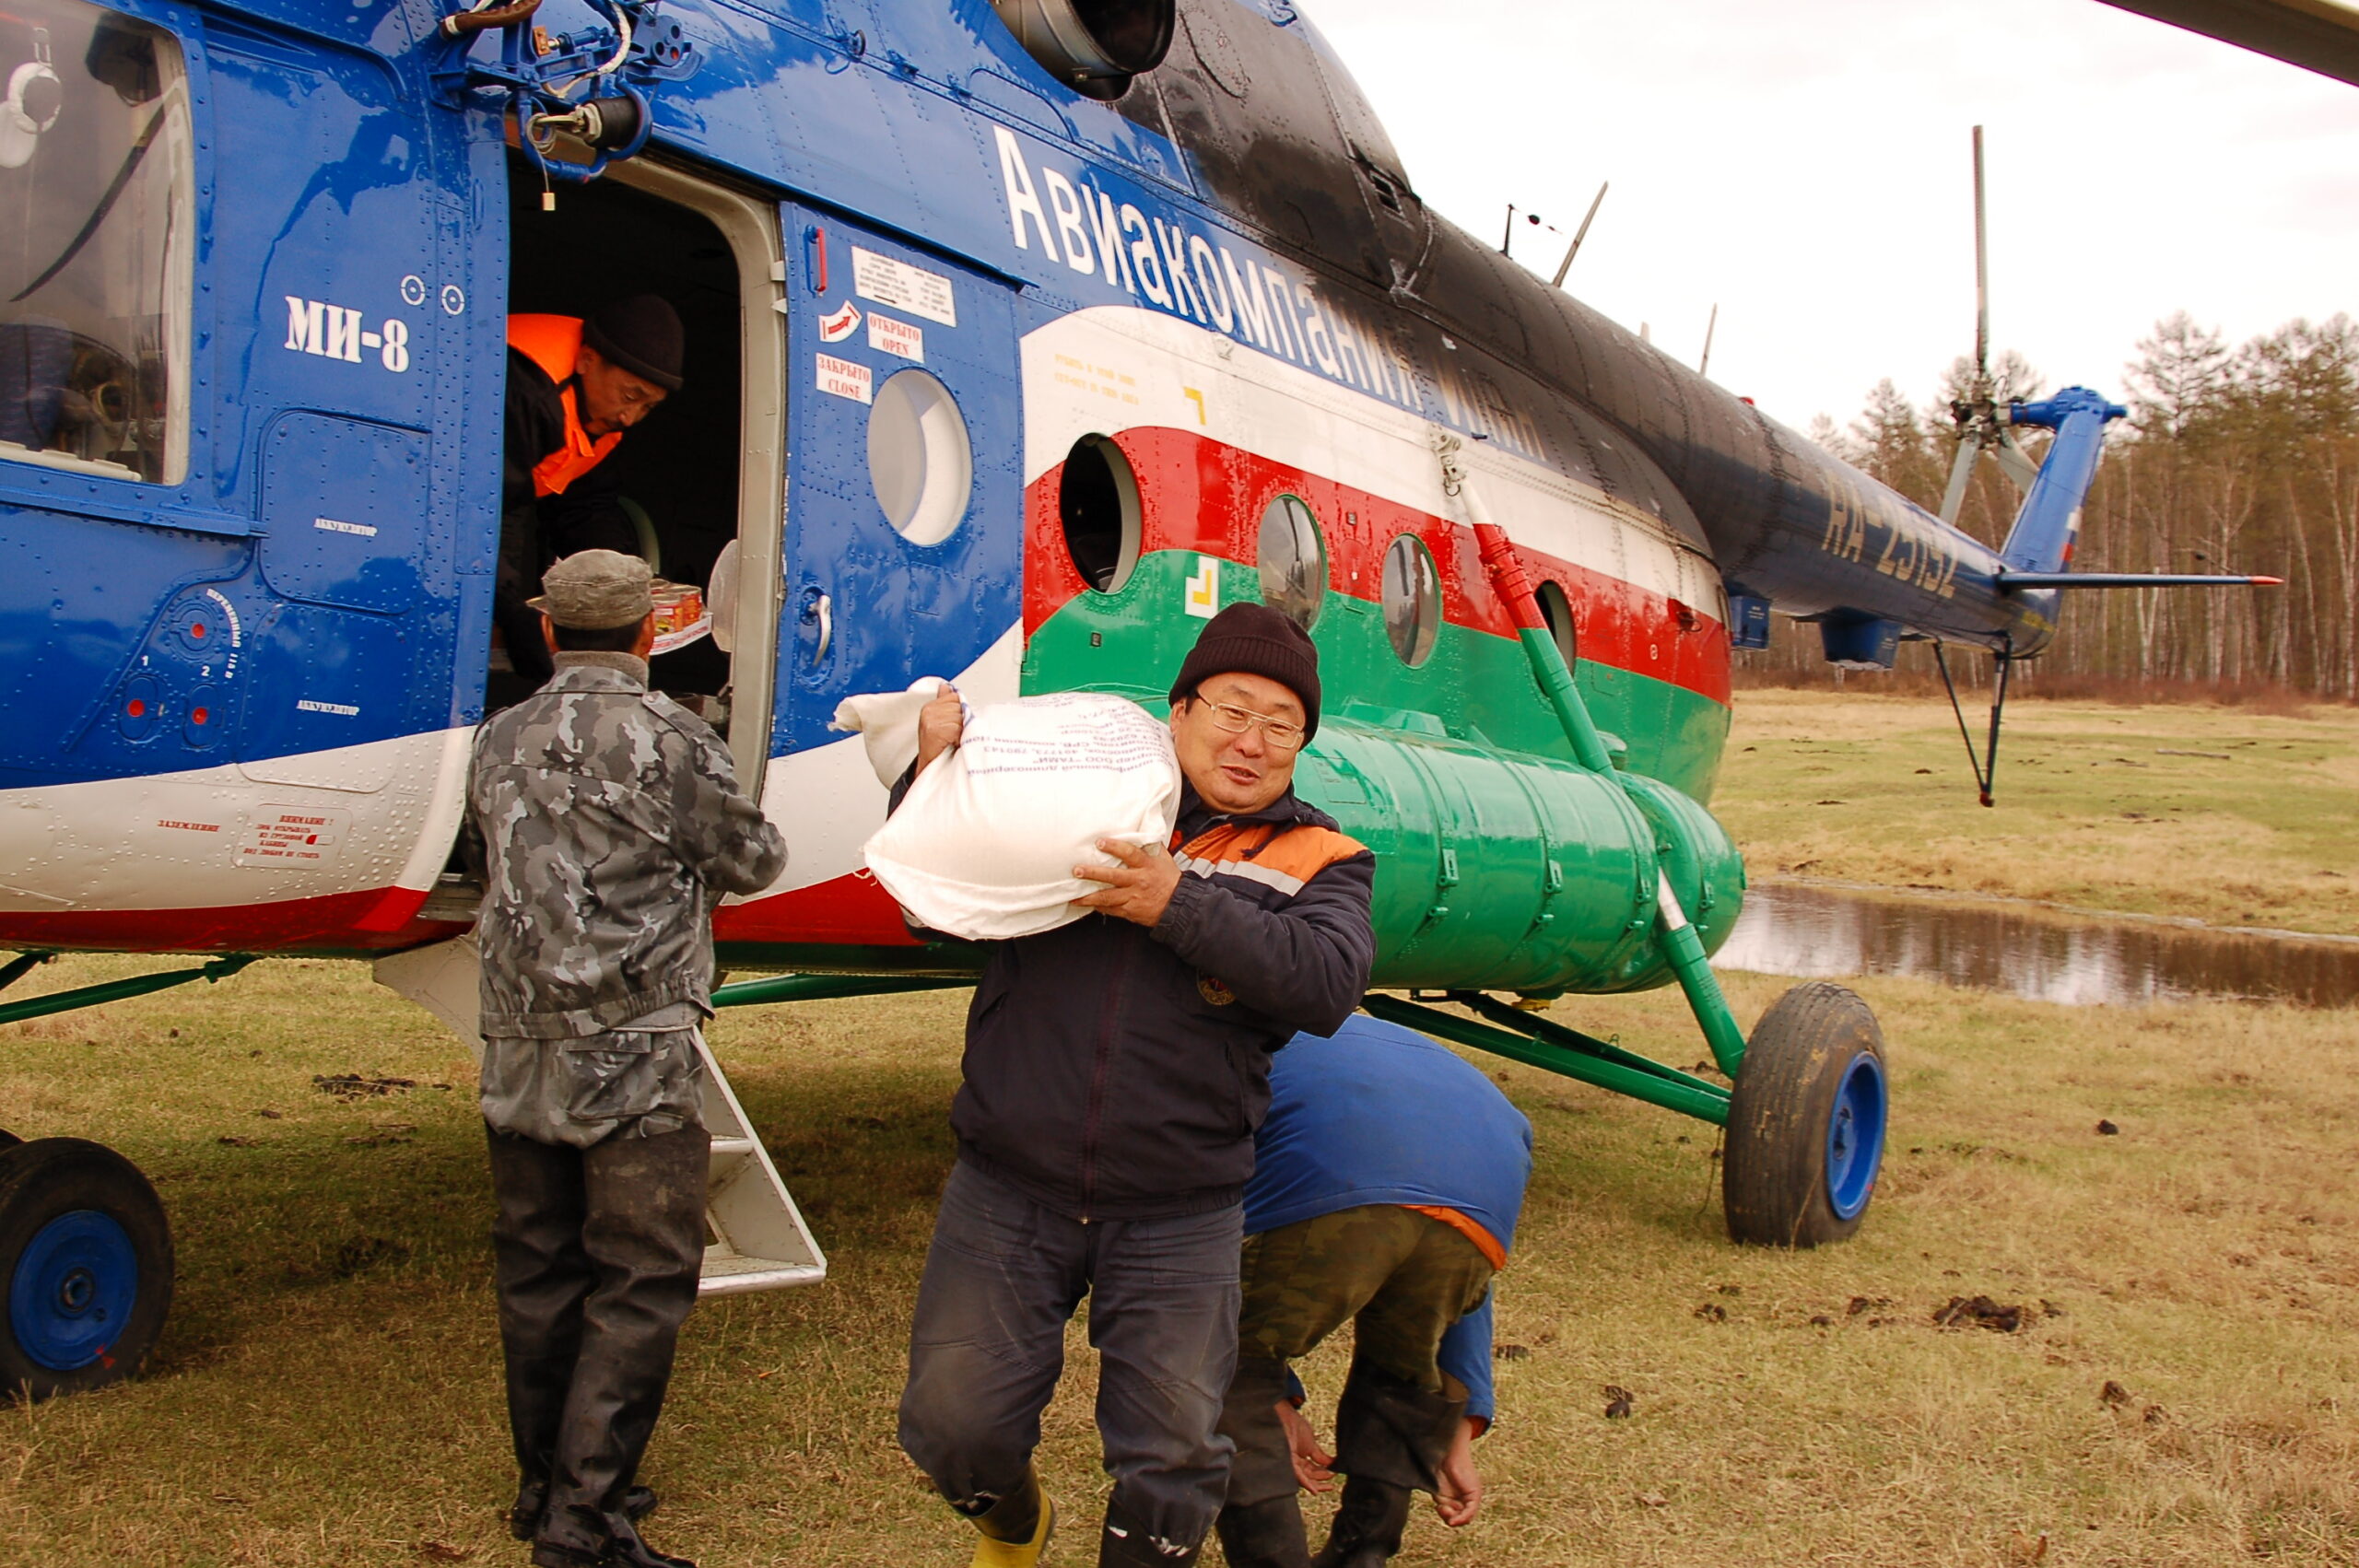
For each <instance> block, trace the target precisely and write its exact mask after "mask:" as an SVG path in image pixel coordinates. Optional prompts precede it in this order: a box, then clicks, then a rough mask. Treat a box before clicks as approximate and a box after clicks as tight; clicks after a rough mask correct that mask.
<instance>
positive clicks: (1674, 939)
mask: <svg viewBox="0 0 2359 1568" xmlns="http://www.w3.org/2000/svg"><path fill="white" fill-rule="evenodd" d="M1436 449H1437V451H1438V454H1439V456H1440V458H1441V464H1442V488H1443V490H1444V491H1445V492H1447V493H1449V494H1450V495H1454V496H1456V497H1459V499H1460V500H1461V502H1462V503H1463V504H1464V505H1465V508H1466V511H1467V516H1468V520H1469V521H1471V522H1472V523H1473V529H1474V538H1475V542H1476V544H1478V545H1479V546H1480V548H1481V551H1482V556H1483V566H1484V568H1485V570H1486V571H1488V572H1489V573H1490V577H1491V586H1492V588H1493V590H1494V591H1496V592H1497V594H1498V596H1499V599H1500V601H1501V602H1502V603H1505V604H1506V605H1507V607H1508V614H1510V615H1512V616H1513V617H1514V619H1515V624H1516V638H1517V640H1518V641H1519V642H1520V643H1521V644H1522V645H1523V654H1524V657H1525V659H1527V660H1529V661H1531V664H1532V676H1533V678H1534V679H1536V680H1537V681H1538V682H1539V683H1540V690H1541V692H1542V694H1543V696H1546V697H1547V699H1548V705H1549V707H1551V708H1554V709H1555V713H1556V720H1557V722H1558V723H1560V724H1562V725H1563V726H1564V730H1565V738H1566V739H1567V740H1568V741H1570V742H1571V743H1572V747H1573V755H1574V757H1575V758H1576V759H1578V760H1579V763H1580V765H1581V766H1583V767H1585V768H1587V769H1589V770H1590V772H1592V773H1596V774H1601V775H1603V776H1604V777H1606V778H1618V777H1619V776H1618V775H1617V774H1615V773H1614V760H1613V758H1612V757H1611V756H1610V755H1607V753H1606V749H1605V742H1604V741H1603V739H1602V738H1601V737H1600V736H1599V734H1598V732H1597V725H1596V723H1595V722H1594V721H1592V720H1590V713H1589V705H1588V704H1587V703H1586V702H1584V701H1582V700H1581V694H1580V688H1579V686H1577V685H1574V684H1573V673H1572V672H1571V671H1570V670H1568V669H1567V668H1566V667H1565V656H1564V654H1563V653H1562V652H1561V651H1559V650H1558V649H1557V647H1556V639H1555V638H1553V637H1551V636H1550V635H1549V633H1548V622H1547V620H1546V618H1545V617H1543V615H1542V614H1541V613H1540V601H1539V598H1538V596H1537V595H1535V594H1534V593H1533V592H1532V579H1531V578H1530V576H1529V575H1527V574H1526V573H1525V571H1524V569H1523V562H1522V560H1521V559H1520V557H1519V556H1517V555H1516V553H1515V542H1514V541H1513V540H1511V539H1509V538H1508V534H1507V530H1506V529H1504V528H1501V527H1500V526H1499V525H1498V524H1497V523H1496V522H1494V521H1491V517H1490V511H1489V509H1487V508H1486V507H1485V506H1484V504H1483V498H1482V495H1481V492H1479V491H1478V490H1476V489H1475V487H1474V486H1473V482H1472V481H1471V479H1470V478H1469V476H1468V475H1467V474H1466V471H1465V469H1464V467H1463V465H1461V463H1460V462H1459V461H1458V456H1457V453H1458V439H1457V438H1456V437H1443V438H1441V439H1439V440H1438V441H1437V442H1436ZM1655 908H1656V915H1657V918H1658V919H1660V920H1661V926H1662V944H1663V955H1664V956H1665V957H1666V958H1667V959H1668V960H1669V961H1670V963H1671V968H1672V974H1673V975H1675V976H1677V977H1678V979H1679V989H1680V990H1681V991H1683V992H1684V993H1685V995H1686V998H1687V1006H1688V1008H1689V1010H1690V1011H1691V1012H1694V1013H1695V1014H1696V1023H1697V1024H1699V1025H1700V1026H1701V1027H1702V1029H1703V1031H1704V1038H1705V1041H1706V1042H1707V1043H1708V1045H1709V1046H1710V1047H1711V1050H1712V1059H1713V1060H1714V1061H1716V1062H1718V1063H1719V1068H1720V1071H1722V1072H1725V1073H1727V1074H1728V1075H1729V1076H1730V1077H1731V1078H1734V1077H1735V1076H1736V1071H1737V1068H1738V1067H1739V1066H1740V1065H1741V1064H1742V1063H1743V1060H1744V1031H1743V1029H1742V1028H1740V1027H1738V1025H1737V1021H1736V1015H1735V1014H1734V1013H1733V1012H1730V1011H1729V1002H1728V998H1727V997H1726V996H1725V995H1723V994H1722V993H1721V990H1720V982H1719V979H1718V978H1717V977H1715V976H1714V975H1713V974H1712V965H1711V961H1710V960H1709V959H1708V958H1707V957H1706V956H1705V954H1704V943H1703V942H1702V940H1701V939H1700V938H1698V937H1697V936H1696V928H1695V926H1694V925H1693V924H1692V923H1691V922H1690V921H1689V920H1688V919H1687V914H1686V911H1685V910H1684V909H1683V908H1682V907H1680V903H1679V895H1677V894H1676V893H1674V892H1672V886H1671V878H1670V877H1669V876H1668V875H1667V874H1665V873H1664V872H1663V871H1662V870H1661V867H1660V866H1658V867H1657V868H1656V872H1655Z"/></svg>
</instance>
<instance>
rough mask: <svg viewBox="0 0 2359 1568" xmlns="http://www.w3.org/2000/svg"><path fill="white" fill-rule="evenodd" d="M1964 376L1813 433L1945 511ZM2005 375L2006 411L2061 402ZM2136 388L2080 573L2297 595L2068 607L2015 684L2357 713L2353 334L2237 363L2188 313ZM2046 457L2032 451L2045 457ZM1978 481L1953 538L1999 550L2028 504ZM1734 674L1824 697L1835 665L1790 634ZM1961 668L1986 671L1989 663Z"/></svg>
mask: <svg viewBox="0 0 2359 1568" xmlns="http://www.w3.org/2000/svg"><path fill="white" fill-rule="evenodd" d="M1972 373H1973V367H1972V365H1971V364H1970V362H1968V361H1966V360H1965V359H1963V358H1961V359H1960V360H1958V361H1957V362H1956V363H1955V364H1954V365H1953V366H1952V367H1951V368H1950V370H1949V372H1948V373H1947V375H1946V376H1945V377H1944V379H1943V385H1942V394H1941V396H1940V398H1939V399H1938V400H1937V401H1936V402H1935V403H1934V404H1932V405H1931V406H1930V407H1928V408H1923V409H1919V408H1918V407H1916V406H1914V405H1912V404H1910V403H1909V401H1908V400H1907V398H1906V397H1904V396H1903V395H1902V394H1901V393H1900V392H1899V391H1898V390H1897V389H1896V388H1895V387H1894V385H1893V383H1892V382H1891V381H1890V380H1885V381H1884V382H1882V383H1880V384H1879V385H1878V386H1877V387H1876V388H1875V390H1874V391H1873V392H1871V393H1870V394H1869V396H1868V404H1867V408H1866V410H1865V411H1864V412H1863V413H1861V414H1860V416H1859V417H1858V418H1857V419H1855V420H1853V421H1852V422H1851V423H1850V425H1849V426H1848V427H1843V428H1837V427H1836V426H1835V425H1834V423H1833V421H1831V420H1829V419H1827V418H1826V417H1825V415H1821V416H1820V417H1819V419H1817V420H1816V421H1814V422H1813V426H1812V428H1811V431H1810V434H1811V436H1812V438H1813V439H1814V440H1817V441H1818V442H1820V443H1821V444H1822V445H1824V446H1825V447H1827V448H1829V449H1830V450H1832V451H1835V452H1836V453H1837V454H1838V455H1840V456H1841V457H1843V458H1845V459H1846V460H1848V462H1852V463H1854V464H1856V465H1857V466H1859V467H1860V468H1861V469H1864V470H1865V471H1866V472H1868V473H1869V474H1872V475H1874V476H1875V477H1876V478H1878V479H1880V480H1882V481H1883V482H1884V483H1885V484H1886V485H1889V486H1892V487H1893V488H1894V489H1895V490H1898V491H1899V492H1900V493H1901V494H1903V495H1905V496H1907V497H1908V498H1909V499H1911V500H1913V501H1915V502H1917V503H1918V504H1919V506H1922V507H1924V508H1926V509H1928V510H1938V509H1939V508H1940V506H1941V501H1942V491H1943V490H1944V488H1945V487H1946V486H1947V485H1948V482H1949V474H1950V467H1951V463H1952V461H1953V459H1954V456H1955V454H1956V451H1957V440H1956V433H1955V427H1954V424H1953V422H1952V419H1951V417H1950V411H1949V405H1950V403H1951V402H1952V400H1953V399H1954V398H1957V397H1960V396H1963V395H1964V393H1965V390H1966V386H1967V384H1968V382H1969V380H1970V379H1971V376H1972ZM1993 374H1994V378H1995V379H1996V380H1998V381H1999V382H2000V383H2001V385H2000V389H1999V396H2000V397H2001V399H2002V400H2003V399H2005V398H2007V397H2010V396H2013V397H2020V398H2031V397H2036V396H2038V395H2040V394H2041V393H2042V392H2046V391H2048V390H2049V389H2048V388H2047V387H2045V386H2044V385H2043V383H2042V381H2041V379H2040V377H2039V375H2038V373H2037V372H2036V371H2035V370H2034V369H2032V368H2031V367H2030V366H2029V365H2027V364H2026V363H2025V361H2024V360H2023V358H2022V357H2020V356H2018V355H2014V354H2007V355H2003V356H2001V358H2000V359H1999V361H1998V362H1997V363H1996V364H1995V365H1994V367H1993ZM2125 380H2126V386H2125V392H2126V395H2122V394H2120V393H2117V394H2116V395H2117V396H2118V397H2119V398H2120V401H2122V402H2124V403H2126V404H2128V405H2129V407H2130V417H2129V418H2128V419H2127V420H2124V421H2120V422H2118V423H2116V424H2115V425H2114V426H2113V427H2112V429H2111V432H2110V434H2109V436H2108V439H2107V443H2106V454H2105V460H2104V463H2103V466H2102V467H2101V468H2100V469H2099V470H2098V472H2097V476H2096V481H2095V485H2094V486H2092V487H2091V489H2090V493H2089V499H2088V505H2087V508H2086V510H2085V514H2084V516H2083V521H2082V525H2081V537H2080V545H2079V549H2078V551H2077V553H2076V554H2075V555H2074V557H2073V562H2072V564H2073V567H2074V568H2075V569H2076V570H2081V571H2135V572H2153V571H2171V572H2256V573H2262V574H2266V575H2269V576H2272V577H2282V578H2283V579H2285V586H2284V587H2283V588H2274V589H2240V588H2238V589H2230V588H2221V589H2168V590H2164V589H2130V590H2120V591H2093V592H2081V593H2074V594H2068V595H2067V596H2066V599H2065V604H2064V614H2063V623H2062V631H2061V633H2060V636H2059V637H2058V638H2057V641H2056V645H2055V646H2054V647H2053V648H2052V649H2050V650H2049V651H2048V653H2047V654H2045V655H2044V656H2042V657H2041V658H2040V659H2039V660H2037V661H2035V662H2034V663H2033V664H2032V665H2030V666H2027V667H2026V668H2025V670H2024V671H2022V672H2020V673H2019V676H2028V678H2029V685H2030V686H2031V688H2032V689H2037V688H2038V687H2039V686H2041V685H2051V686H2052V685H2082V684H2089V683H2095V684H2112V683H2116V682H2120V683H2138V684H2143V683H2154V684H2158V685H2159V684H2169V685H2179V684H2195V685H2215V686H2223V687H2252V686H2274V687H2279V688H2289V689H2292V690H2294V691H2299V692H2305V693H2308V694H2311V695H2313V696H2322V697H2329V698H2335V699H2341V700H2346V701H2347V700H2352V699H2353V698H2359V642H2355V641H2354V636H2359V632H2355V630H2354V628H2359V323H2353V322H2352V321H2351V319H2350V318H2349V317H2347V316H2343V315H2337V316H2335V317H2334V318H2332V319H2331V320H2330V321H2327V322H2322V323H2316V324H2314V323H2312V322H2307V321H2295V322H2289V323H2287V324H2286V325H2284V326H2283V327H2280V328H2279V329H2277V330H2276V331H2275V332H2272V333H2263V334H2262V335H2260V336H2259V337H2255V338H2253V339H2252V340H2251V341H2249V342H2248V343H2245V344H2243V345H2238V346H2235V347H2231V346H2230V345H2228V343H2227V342H2226V341H2225V340H2224V338H2223V337H2222V336H2221V334H2220V333H2217V332H2215V331H2209V330H2206V329H2205V328H2203V327H2201V326H2199V325H2198V324H2197V323H2196V322H2194V321H2193V320H2192V319H2191V318H2190V317H2189V316H2188V315H2187V314H2186V313H2185V312H2181V313H2179V314H2177V315H2174V316H2171V317H2169V318H2167V319H2166V320H2165V321H2163V322H2159V323H2157V324H2156V326H2155V328H2154V333H2153V334H2152V335H2151V336H2149V337H2147V338H2144V339H2142V341H2141V342H2140V343H2139V345H2138V357H2137V358H2136V359H2135V360H2133V361H2132V362H2131V363H2130V365H2129V366H2128V367H2127V374H2126V378H2125ZM2024 434H2025V435H2026V436H2031V435H2036V434H2037V433H2036V432H2030V431H2026V432H2024ZM2043 443H2044V438H2042V440H2041V441H2031V440H2026V441H2025V450H2026V451H2028V452H2029V453H2030V455H2031V456H2032V457H2033V458H2034V459H2035V460H2036V459H2037V458H2038V457H2039V456H2040V455H2041V452H2042V450H2043ZM1977 468H1978V472H1977V474H1976V477H1975V481H1974V486H1973V489H1972V491H1971V492H1970V494H1969V496H1968V497H1967V500H1966V506H1965V509H1964V510H1963V512H1962V513H1961V515H1960V517H1959V520H1958V521H1959V525H1960V526H1961V527H1963V528H1964V529H1966V531H1967V532H1970V533H1972V534H1974V535H1975V537H1977V538H1978V539H1981V540H1984V541H1985V542H1987V543H1989V544H1994V545H1995V544H1998V543H1999V542H2000V540H2001V539H2002V538H2003V537H2004V536H2005V533H2006V531H2007V528H2008V526H2009V525H2010V524H2011V523H2012V522H2013V519H2014V514H2015V509H2016V507H2017V505H2018V497H2017V496H2016V494H2015V491H2014V489H2013V486H2010V485H2009V484H2008V483H2007V482H2006V480H2005V479H2003V478H2002V477H2001V475H2000V474H1998V472H1997V468H1996V465H1995V464H1994V463H1991V462H1988V461H1985V462H1980V463H1978V465H1977ZM1741 660H1742V664H1743V667H1744V668H1746V669H1749V670H1750V671H1751V672H1752V673H1755V675H1756V676H1769V677H1770V678H1773V679H1774V678H1775V677H1776V675H1777V674H1778V673H1791V674H1794V675H1801V674H1803V673H1806V672H1807V673H1811V674H1812V676H1813V681H1815V680H1816V679H1824V678H1825V675H1824V672H1825V668H1826V667H1825V664H1824V662H1823V659H1822V655H1821V653H1820V649H1819V641H1818V636H1817V628H1816V627H1814V626H1797V625H1795V624H1793V623H1791V622H1786V621H1784V620H1783V619H1782V618H1779V620H1778V631H1777V634H1776V636H1775V638H1773V643H1772V647H1771V648H1770V649H1769V650H1768V651H1766V652H1764V653H1753V654H1746V655H1742V656H1741ZM1951 664H1952V668H1953V670H1954V672H1956V673H1965V671H1966V670H1967V669H1969V668H1970V669H1972V670H1975V671H1977V672H1987V671H1988V669H1989V660H1987V659H1981V658H1972V657H1969V658H1963V659H1960V658H1954V659H1953V660H1952V661H1951ZM1930 668H1931V660H1930V656H1929V655H1928V654H1927V652H1926V651H1925V650H1924V649H1922V648H1921V647H1917V646H1909V647H1905V648H1904V649H1903V658H1902V669H1903V671H1904V672H1907V671H1911V670H1922V669H1930ZM1976 684H1977V685H1979V684H1981V682H1980V681H1979V680H1977V682H1976Z"/></svg>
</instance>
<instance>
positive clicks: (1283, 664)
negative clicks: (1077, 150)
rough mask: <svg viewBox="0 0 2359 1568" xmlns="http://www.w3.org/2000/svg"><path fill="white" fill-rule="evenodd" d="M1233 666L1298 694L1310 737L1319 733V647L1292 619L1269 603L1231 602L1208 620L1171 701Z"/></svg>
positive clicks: (1304, 729)
mask: <svg viewBox="0 0 2359 1568" xmlns="http://www.w3.org/2000/svg"><path fill="white" fill-rule="evenodd" d="M1230 670H1242V671H1243V672H1245V673H1247V674H1249V675H1262V676H1266V677H1267V678H1268V679H1270V680H1273V681H1275V682H1277V683H1278V685H1282V686H1284V687H1285V688H1286V690H1288V691H1290V692H1292V693H1294V695H1295V698H1296V700H1297V701H1298V702H1300V703H1301V704H1302V714H1303V719H1302V732H1303V736H1304V738H1305V739H1308V738H1309V737H1310V736H1312V735H1316V734H1317V733H1319V649H1318V647H1317V645H1316V644H1314V643H1313V642H1312V641H1311V640H1310V634H1309V632H1307V631H1304V630H1303V629H1302V627H1301V626H1297V625H1296V624H1295V622H1294V620H1293V618H1292V617H1290V616H1287V615H1284V614H1279V613H1278V612H1277V611H1275V610H1273V609H1271V608H1270V607H1269V606H1268V605H1267V604H1255V603H1236V604H1231V605H1230V606H1229V607H1228V608H1227V609H1226V610H1223V611H1222V612H1221V613H1220V614H1217V615H1215V616H1214V617H1213V618H1212V620H1211V621H1210V622H1208V623H1206V625H1205V626H1204V629H1203V633H1202V634H1201V635H1200V636H1199V637H1198V638H1196V646H1195V647H1194V648H1193V649H1190V650H1189V653H1188V658H1187V660H1186V661H1185V662H1184V663H1182V664H1181V665H1180V677H1179V679H1177V680H1175V681H1173V682H1172V683H1171V700H1172V701H1173V702H1174V703H1177V702H1178V701H1179V700H1180V698H1181V697H1184V696H1189V695H1191V693H1193V692H1194V691H1195V689H1196V688H1197V687H1198V686H1200V685H1203V684H1204V683H1205V682H1206V681H1209V680H1211V679H1212V678H1213V677H1214V676H1215V675H1218V674H1221V673H1225V672H1227V671H1230Z"/></svg>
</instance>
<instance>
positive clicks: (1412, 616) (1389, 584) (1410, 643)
mask: <svg viewBox="0 0 2359 1568" xmlns="http://www.w3.org/2000/svg"><path fill="white" fill-rule="evenodd" d="M1384 630H1385V632H1386V634H1387V635H1388V636H1390V637H1391V638H1392V651H1393V652H1395V653H1397V654H1399V655H1400V656H1401V662H1402V663H1403V664H1406V665H1408V666H1409V667H1411V668H1412V669H1414V668H1415V667H1416V666H1418V665H1420V664H1423V663H1424V662H1425V661H1426V660H1428V659H1430V658H1432V657H1433V653H1434V641H1435V639H1436V638H1438V637H1439V636H1440V635H1441V576H1440V574H1439V573H1438V572H1437V571H1435V570H1434V556H1433V552H1432V551H1430V550H1428V549H1426V542H1425V541H1424V540H1422V539H1420V538H1418V537H1417V536H1416V535H1415V534H1414V533H1403V534H1402V535H1401V537H1399V538H1398V539H1395V540H1394V541H1393V542H1392V544H1391V547H1390V548H1388V549H1387V550H1386V551H1385V552H1384Z"/></svg>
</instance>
